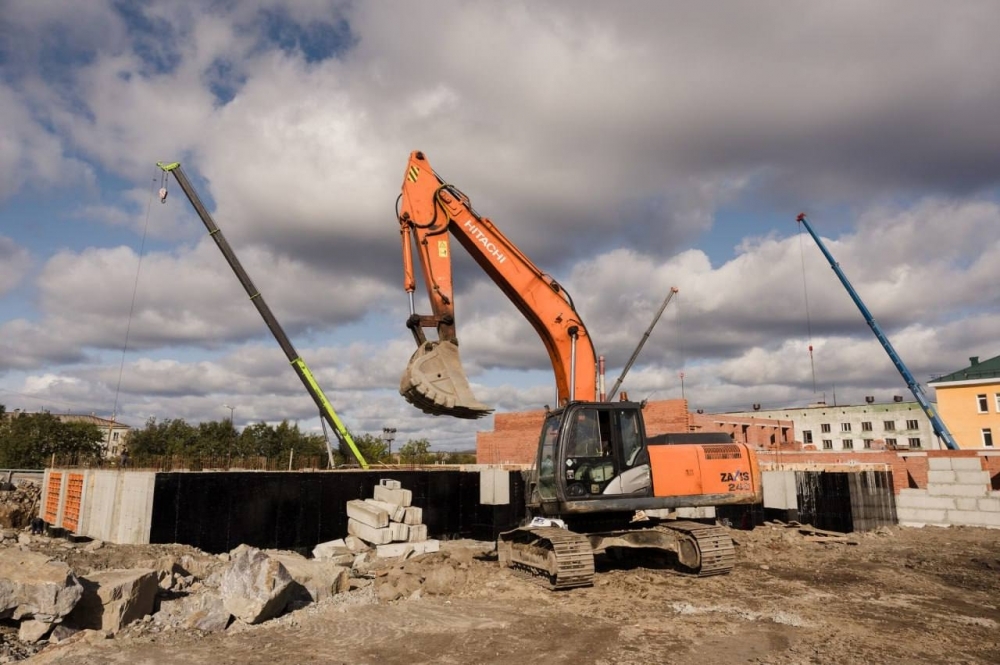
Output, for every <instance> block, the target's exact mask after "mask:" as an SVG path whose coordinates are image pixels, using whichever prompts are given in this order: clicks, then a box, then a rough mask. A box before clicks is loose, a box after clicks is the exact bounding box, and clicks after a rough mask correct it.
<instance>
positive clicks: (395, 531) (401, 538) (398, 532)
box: [389, 522, 410, 543]
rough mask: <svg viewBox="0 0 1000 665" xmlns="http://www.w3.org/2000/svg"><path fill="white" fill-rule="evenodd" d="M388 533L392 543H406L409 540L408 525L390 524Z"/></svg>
mask: <svg viewBox="0 0 1000 665" xmlns="http://www.w3.org/2000/svg"><path fill="white" fill-rule="evenodd" d="M389 532H390V533H391V534H392V541H393V542H394V543H402V542H406V541H407V540H409V538H410V527H409V525H406V524H401V523H400V522H391V523H390V524H389Z"/></svg>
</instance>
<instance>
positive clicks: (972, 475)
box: [896, 457, 1000, 529]
mask: <svg viewBox="0 0 1000 665" xmlns="http://www.w3.org/2000/svg"><path fill="white" fill-rule="evenodd" d="M927 462H928V471H927V489H926V490H920V489H903V490H900V492H899V496H898V497H897V498H896V512H897V515H898V516H899V523H900V524H901V525H903V526H924V525H925V524H930V525H934V526H982V527H991V528H995V529H1000V492H998V491H991V489H990V472H989V471H987V470H985V469H983V466H982V463H981V462H980V458H979V457H930V458H928V460H927Z"/></svg>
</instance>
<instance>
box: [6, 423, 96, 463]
mask: <svg viewBox="0 0 1000 665" xmlns="http://www.w3.org/2000/svg"><path fill="white" fill-rule="evenodd" d="M102 438H103V437H102V436H101V432H100V430H99V429H98V428H97V427H96V426H95V425H93V424H90V423H63V422H61V421H60V420H59V419H58V418H56V417H55V416H53V415H52V414H50V413H31V414H22V415H19V416H17V417H15V418H2V419H0V467H7V468H28V469H37V468H41V467H44V466H45V465H46V464H47V463H48V462H49V460H50V459H51V457H52V455H56V456H58V457H67V456H73V457H98V456H99V455H100V454H101V440H102Z"/></svg>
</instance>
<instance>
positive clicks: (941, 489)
mask: <svg viewBox="0 0 1000 665" xmlns="http://www.w3.org/2000/svg"><path fill="white" fill-rule="evenodd" d="M988 491H989V489H988V488H987V487H986V485H957V484H956V485H952V484H942V483H927V493H928V494H930V495H931V496H955V497H958V496H974V497H985V496H986V495H987V492H988Z"/></svg>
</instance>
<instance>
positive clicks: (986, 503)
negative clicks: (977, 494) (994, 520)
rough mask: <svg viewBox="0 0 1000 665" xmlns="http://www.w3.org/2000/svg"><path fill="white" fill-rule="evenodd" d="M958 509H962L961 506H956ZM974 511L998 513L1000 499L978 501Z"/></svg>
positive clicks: (999, 511)
mask: <svg viewBox="0 0 1000 665" xmlns="http://www.w3.org/2000/svg"><path fill="white" fill-rule="evenodd" d="M958 508H962V506H958ZM975 509H976V510H981V511H982V512H984V513H1000V499H995V498H993V497H989V498H986V499H979V500H978V505H977V506H976V508H975Z"/></svg>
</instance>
